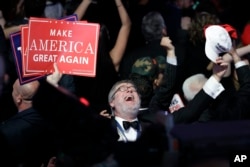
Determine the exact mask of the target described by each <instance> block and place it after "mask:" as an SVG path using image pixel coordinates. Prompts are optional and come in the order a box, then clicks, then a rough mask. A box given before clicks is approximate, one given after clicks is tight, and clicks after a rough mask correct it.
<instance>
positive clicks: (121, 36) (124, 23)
mask: <svg viewBox="0 0 250 167" xmlns="http://www.w3.org/2000/svg"><path fill="white" fill-rule="evenodd" d="M115 4H116V7H117V10H118V13H119V16H120V20H121V28H120V30H119V33H118V35H117V39H116V42H115V45H114V47H113V48H112V49H111V51H110V56H111V59H112V61H113V64H114V66H115V69H116V71H118V69H119V66H120V62H121V60H122V57H123V55H124V53H125V50H126V47H127V42H128V38H129V33H130V29H131V20H130V17H129V15H128V13H127V10H126V8H125V7H124V5H123V3H122V1H121V0H115Z"/></svg>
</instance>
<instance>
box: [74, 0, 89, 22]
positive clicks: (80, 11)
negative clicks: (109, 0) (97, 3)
mask: <svg viewBox="0 0 250 167" xmlns="http://www.w3.org/2000/svg"><path fill="white" fill-rule="evenodd" d="M91 2H92V0H82V2H81V3H80V4H79V5H78V7H77V9H76V10H75V12H74V14H76V15H77V17H78V20H81V19H82V18H83V16H84V15H85V13H86V11H87V9H88V7H89V5H90V4H91Z"/></svg>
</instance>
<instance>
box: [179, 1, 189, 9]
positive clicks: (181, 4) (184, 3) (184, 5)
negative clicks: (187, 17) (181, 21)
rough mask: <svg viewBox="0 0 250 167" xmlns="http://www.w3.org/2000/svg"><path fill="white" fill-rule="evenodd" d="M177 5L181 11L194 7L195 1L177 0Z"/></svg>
mask: <svg viewBox="0 0 250 167" xmlns="http://www.w3.org/2000/svg"><path fill="white" fill-rule="evenodd" d="M176 5H177V6H178V7H179V8H181V9H185V8H189V7H190V6H192V5H193V0H176Z"/></svg>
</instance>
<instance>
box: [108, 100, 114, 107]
mask: <svg viewBox="0 0 250 167" xmlns="http://www.w3.org/2000/svg"><path fill="white" fill-rule="evenodd" d="M109 105H110V107H111V108H114V106H115V104H114V103H113V100H112V101H111V102H109Z"/></svg>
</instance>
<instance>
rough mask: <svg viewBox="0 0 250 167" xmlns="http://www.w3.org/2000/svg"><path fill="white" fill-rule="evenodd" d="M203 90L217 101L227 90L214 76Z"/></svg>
mask: <svg viewBox="0 0 250 167" xmlns="http://www.w3.org/2000/svg"><path fill="white" fill-rule="evenodd" d="M203 90H204V91H205V92H206V94H208V95H209V96H210V97H212V98H213V99H216V97H217V96H219V94H220V93H221V92H222V91H224V90H225V88H224V87H223V86H222V84H221V83H219V82H218V81H217V80H216V79H215V78H214V77H213V76H211V77H210V78H209V79H208V80H207V82H206V83H205V85H204V86H203Z"/></svg>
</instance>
